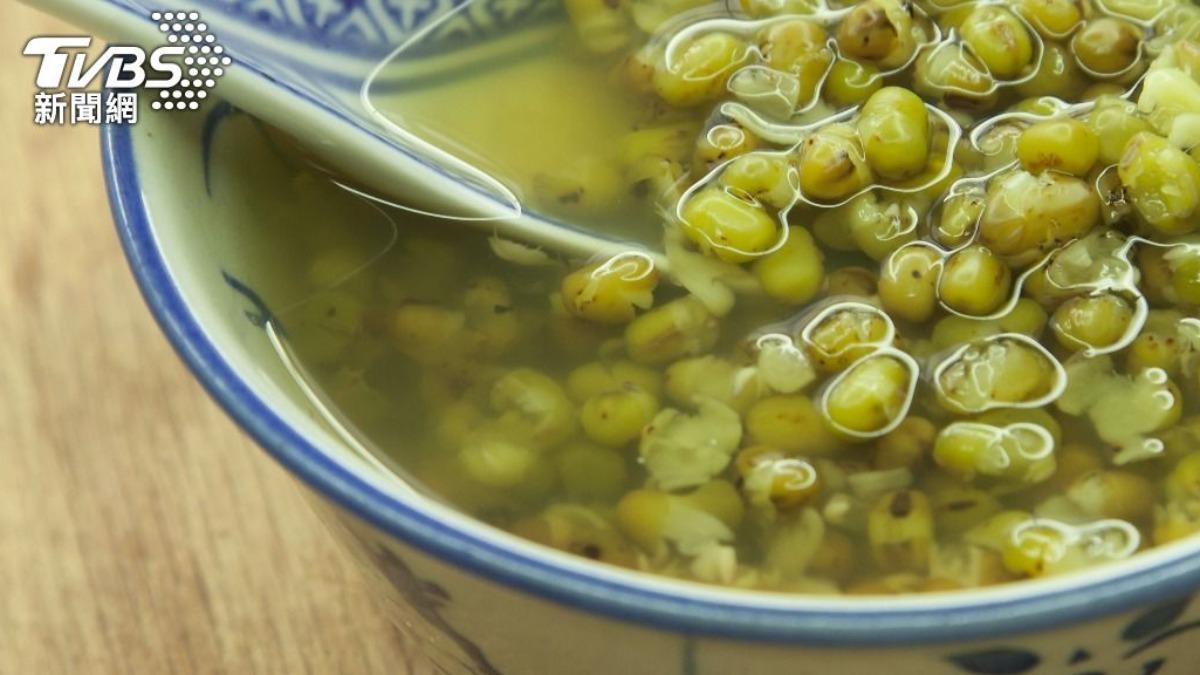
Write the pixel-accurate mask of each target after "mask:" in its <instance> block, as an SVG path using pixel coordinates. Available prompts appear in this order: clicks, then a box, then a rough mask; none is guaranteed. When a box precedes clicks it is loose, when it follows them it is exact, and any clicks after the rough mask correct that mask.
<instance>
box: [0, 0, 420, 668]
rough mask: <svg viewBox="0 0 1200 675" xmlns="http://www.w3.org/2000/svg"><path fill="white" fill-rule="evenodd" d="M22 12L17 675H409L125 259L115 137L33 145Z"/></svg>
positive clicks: (8, 71) (2, 417)
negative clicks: (101, 145)
mask: <svg viewBox="0 0 1200 675" xmlns="http://www.w3.org/2000/svg"><path fill="white" fill-rule="evenodd" d="M78 32H79V31H78V30H74V29H71V28H70V27H68V26H66V25H64V24H62V23H61V22H58V21H55V20H52V19H48V18H46V17H43V16H41V15H39V14H38V13H37V12H35V11H33V10H31V9H29V8H27V7H24V6H22V5H15V4H14V3H12V2H3V3H0V134H2V136H0V673H3V674H5V675H8V674H15V675H34V674H39V675H40V674H42V673H136V674H138V675H143V674H144V675H151V674H154V675H157V674H159V673H168V672H170V673H306V672H310V673H322V674H324V673H375V672H388V673H398V674H399V675H403V674H404V672H405V670H406V669H405V667H404V665H403V664H404V662H405V660H404V643H403V639H402V637H401V635H400V634H399V633H398V632H397V631H396V629H395V628H394V627H393V626H392V625H391V624H390V623H389V622H388V620H387V618H386V617H385V616H384V615H383V613H382V611H381V609H380V608H378V607H377V606H376V605H375V601H374V598H372V597H371V592H370V590H369V589H367V588H366V587H365V585H364V579H363V578H362V577H361V576H360V573H359V571H358V570H357V569H356V568H355V566H354V564H353V563H352V562H351V561H350V559H349V557H348V556H347V555H346V554H344V553H343V552H342V551H341V550H339V549H338V548H337V547H336V546H335V545H334V542H333V541H332V539H331V538H330V537H329V536H328V535H327V533H326V532H325V530H324V529H323V526H322V525H321V523H320V522H318V521H317V519H316V517H315V516H314V515H313V513H312V512H311V511H310V509H309V508H308V505H307V504H306V503H305V502H304V501H303V500H302V498H301V496H300V494H299V490H298V489H297V488H296V486H295V485H294V484H293V482H292V479H291V478H290V477H289V476H288V475H287V474H286V473H285V472H284V471H283V470H282V469H281V468H280V467H278V466H276V465H275V464H274V463H273V462H272V461H271V460H270V459H269V458H268V457H267V456H266V455H265V454H264V453H262V452H261V451H259V449H258V448H257V447H255V446H254V445H253V444H252V443H251V442H250V441H249V440H248V439H247V438H246V436H244V435H243V434H242V433H241V432H240V431H239V430H238V429H237V428H236V427H235V426H234V425H233V423H232V422H231V421H230V420H229V419H227V418H226V417H225V415H224V413H222V412H221V411H220V410H219V409H218V408H217V407H216V405H215V404H214V403H213V402H212V401H211V400H210V399H209V398H208V397H207V396H206V395H205V394H204V392H203V391H202V390H201V388H200V387H199V385H197V384H196V382H195V381H194V380H193V379H192V376H191V375H190V374H189V373H188V372H187V371H186V370H185V368H184V367H183V365H182V363H181V362H180V361H179V359H178V358H177V357H176V356H175V354H174V352H172V350H171V348H170V346H169V345H168V344H167V342H166V340H165V339H164V338H163V336H162V334H161V333H160V332H159V331H158V328H157V327H156V326H155V324H154V321H153V320H152V319H151V317H150V314H149V312H148V311H147V309H146V307H145V305H144V304H143V302H142V299H141V297H140V296H139V295H138V292H137V289H136V287H135V286H134V282H133V279H132V278H131V277H130V273H129V270H128V268H127V267H126V265H125V261H124V259H123V258H122V255H121V251H120V247H119V245H118V243H117V239H116V235H115V233H114V231H113V226H112V219H111V216H110V215H109V210H108V204H107V202H106V200H105V196H104V187H103V181H102V178H101V174H100V160H99V151H98V140H97V132H96V129H95V128H91V127H87V126H81V127H75V128H70V127H58V128H44V127H36V126H35V125H34V124H33V121H32V120H33V91H34V90H33V77H34V72H35V69H36V63H35V62H34V61H33V60H32V59H27V58H24V57H22V56H21V50H22V47H23V46H24V44H25V42H26V40H28V39H29V37H31V36H33V35H45V34H60V35H61V34H76V33H78Z"/></svg>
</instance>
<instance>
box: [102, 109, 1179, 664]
mask: <svg viewBox="0 0 1200 675" xmlns="http://www.w3.org/2000/svg"><path fill="white" fill-rule="evenodd" d="M100 136H101V160H102V163H103V173H104V177H105V183H106V187H107V191H108V196H109V201H110V204H111V208H112V214H113V219H114V221H115V225H116V228H117V232H118V235H119V238H120V241H121V245H122V247H123V248H124V251H125V255H126V259H127V261H128V264H129V267H130V270H131V271H132V273H133V276H134V278H135V280H136V282H137V285H138V288H139V290H140V292H141V294H142V296H143V298H144V300H145V302H146V304H147V305H148V306H149V308H150V310H151V312H152V314H153V315H154V317H155V320H156V321H157V322H158V324H159V326H160V328H161V329H162V331H163V332H164V333H165V334H166V336H167V338H168V340H169V342H170V343H171V345H172V346H173V348H174V349H175V351H176V352H177V353H178V354H179V356H180V358H181V359H182V360H183V361H184V362H185V363H186V364H187V366H188V367H189V368H190V369H191V370H192V372H193V374H194V375H195V376H196V378H197V379H198V380H199V381H200V383H201V384H202V385H203V387H204V388H205V389H206V390H207V391H208V393H209V394H210V395H211V396H212V397H213V398H214V399H215V400H216V401H217V403H218V404H219V405H221V407H223V408H224V409H225V411H226V412H227V414H229V415H230V417H232V418H233V419H234V420H235V421H236V422H237V423H238V424H239V425H240V426H241V427H242V428H243V429H244V430H245V431H246V432H247V433H248V434H249V435H250V436H251V437H252V438H254V439H255V441H257V443H258V444H259V445H260V446H261V447H262V448H264V449H265V450H266V451H267V452H268V453H269V454H270V455H271V456H272V457H274V459H275V460H276V461H278V462H279V463H280V464H282V465H283V466H284V467H285V468H287V469H288V470H289V471H290V472H292V473H293V474H295V475H296V476H298V477H299V478H300V479H301V480H303V481H304V482H305V483H306V484H307V485H308V486H310V487H311V488H313V489H314V490H315V491H317V492H319V493H320V494H321V495H323V496H324V497H326V498H328V499H329V500H331V501H332V502H334V503H335V504H337V505H338V506H340V507H342V508H343V509H345V510H347V511H349V512H350V513H352V514H354V515H355V516H356V517H358V518H360V519H362V520H363V521H365V522H367V523H369V524H371V525H372V526H374V527H376V528H378V529H379V530H381V531H383V532H384V533H386V534H388V535H389V536H392V537H395V538H397V539H399V540H400V541H402V542H405V543H407V544H409V545H412V546H414V547H416V548H417V549H419V550H421V551H423V552H424V553H426V554H429V555H432V556H433V557H436V558H439V559H441V560H442V561H444V562H446V563H449V564H451V565H454V566H457V567H459V568H462V569H465V570H467V571H469V572H472V573H474V574H476V575H479V576H482V577H484V578H485V579H488V580H491V581H495V582H499V583H501V584H504V585H506V586H509V587H511V588H514V589H517V590H519V591H522V592H526V593H530V594H532V595H534V596H537V597H540V598H543V599H548V600H552V601H555V602H558V603H561V604H564V605H567V606H568V607H571V608H575V609H578V610H580V611H583V612H586V613H595V614H600V615H603V616H607V617H610V618H613V619H617V620H620V621H628V622H632V623H636V624H642V625H647V626H651V627H654V628H658V629H662V630H668V631H673V632H679V633H685V634H697V635H707V636H715V637H723V638H735V639H741V640H750V641H763V642H782V643H803V644H811V645H819V646H825V647H829V646H876V647H881V646H891V645H912V644H930V643H954V642H965V641H971V640H983V639H995V638H997V637H1000V636H1005V635H1015V634H1021V633H1029V632H1033V631H1036V630H1039V629H1045V628H1049V627H1053V626H1060V625H1067V624H1073V623H1080V622H1084V621H1088V620H1094V619H1097V618H1100V617H1103V616H1107V615H1110V614H1114V613H1118V612H1121V611H1124V610H1129V609H1133V608H1136V607H1141V606H1146V605H1150V604H1153V603H1157V602H1163V601H1168V600H1177V599H1178V598H1180V597H1183V596H1186V595H1189V594H1191V593H1192V592H1194V591H1195V589H1196V587H1197V586H1200V564H1197V563H1198V558H1197V556H1196V555H1194V554H1193V552H1191V551H1179V552H1177V553H1176V554H1175V555H1168V556H1162V558H1163V559H1162V560H1155V561H1154V563H1153V564H1151V565H1144V566H1142V568H1141V569H1137V570H1134V569H1128V568H1129V565H1124V564H1123V565H1122V567H1124V568H1127V569H1126V570H1125V572H1124V573H1116V574H1112V573H1110V574H1103V575H1092V576H1086V575H1082V574H1079V575H1072V577H1077V578H1078V580H1077V583H1065V584H1060V585H1059V587H1058V588H1057V589H1055V590H1050V591H1047V592H1039V593H1024V594H1018V597H1013V598H1004V597H997V594H986V595H985V592H983V591H975V592H969V593H961V594H958V593H955V594H946V595H945V596H942V597H943V598H951V597H953V598H954V599H955V600H956V601H955V602H931V601H928V599H929V598H934V597H937V596H936V595H934V596H915V599H914V598H913V596H909V597H908V598H904V597H886V596H885V597H881V598H876V599H875V601H874V602H870V601H867V600H866V599H865V598H864V599H855V600H854V601H850V602H845V603H841V604H839V606H838V607H836V608H829V607H821V608H816V609H814V608H813V607H811V606H810V607H804V606H803V605H804V604H805V602H804V596H796V597H795V599H794V601H789V600H788V599H787V598H784V599H782V600H781V599H780V596H778V595H768V594H757V593H749V592H739V593H727V594H725V596H724V597H721V598H713V597H711V596H710V595H706V594H704V593H700V592H698V593H697V594H696V597H688V596H687V594H686V593H685V592H674V591H673V590H672V587H671V586H670V585H667V584H662V586H663V588H662V589H652V588H649V586H653V585H654V584H634V583H628V582H624V581H622V580H621V579H620V578H613V577H611V576H606V575H601V574H593V573H591V571H592V569H593V568H599V565H580V566H573V567H572V566H566V565H562V564H559V563H556V562H555V561H554V560H553V559H550V558H548V557H546V556H538V555H536V554H531V553H528V552H525V551H520V550H514V549H513V548H511V547H507V546H505V545H503V542H502V541H500V540H488V539H485V538H483V537H481V536H478V535H476V534H473V533H471V532H467V531H464V530H461V529H458V528H455V527H453V526H451V525H448V524H446V523H443V522H439V521H437V520H436V519H434V518H431V517H430V515H429V514H427V513H423V512H422V511H421V510H420V509H418V508H415V507H414V506H412V505H411V504H408V503H406V501H405V500H404V499H402V498H401V497H400V496H399V495H397V494H394V493H390V492H388V491H386V490H384V489H382V488H381V487H379V486H376V485H373V484H371V483H370V482H368V481H366V480H365V479H364V478H363V477H361V476H359V475H356V474H355V473H354V472H353V471H351V470H350V469H349V468H347V467H346V466H344V465H342V464H341V463H339V462H338V461H337V460H336V459H334V458H332V457H331V456H329V455H328V454H326V453H324V452H322V451H321V449H320V448H319V447H318V446H317V445H316V444H314V443H312V442H310V441H309V440H308V439H306V438H304V437H303V436H302V435H301V434H300V433H299V432H298V431H297V430H296V429H295V428H293V427H292V426H290V425H289V424H288V423H287V421H286V420H285V419H283V418H282V417H281V416H280V415H278V414H277V413H275V412H274V411H273V410H272V409H271V408H270V406H269V405H268V404H267V403H266V402H265V401H264V400H263V399H262V398H260V397H259V396H258V395H257V394H256V393H255V392H254V391H253V389H252V388H251V386H250V385H249V384H248V383H247V382H246V381H245V380H244V379H243V378H242V377H240V376H239V375H238V373H237V372H236V371H235V370H234V368H233V367H232V365H231V364H230V363H229V362H227V361H225V360H224V359H223V358H222V357H221V354H220V351H219V349H218V348H217V346H216V345H215V344H214V343H213V342H212V341H211V340H210V339H209V337H208V336H207V334H206V332H205V331H204V329H203V328H202V327H201V326H200V324H199V322H198V321H197V319H196V316H195V315H194V314H193V313H192V312H191V311H190V309H189V307H188V304H187V302H186V300H185V298H184V296H183V294H182V292H181V290H180V289H179V287H177V286H176V284H175V282H174V279H173V277H172V275H171V273H170V271H169V267H168V265H167V261H166V258H165V256H164V254H163V252H162V250H161V249H160V248H159V246H158V245H157V243H156V242H157V238H156V235H155V230H154V224H153V219H152V216H151V214H150V210H149V207H148V205H147V203H146V196H147V195H146V194H145V193H144V192H143V189H142V183H141V179H140V176H139V169H138V166H137V161H136V155H135V148H134V145H135V142H134V138H133V133H132V130H131V128H130V127H129V126H128V125H115V124H110V125H105V126H104V127H103V128H102V130H101V134H100ZM1160 550H1161V549H1160ZM535 553H536V552H535ZM1067 579H1068V581H1069V580H1070V579H1071V577H1067ZM1024 583H1025V584H1026V585H1029V584H1036V583H1038V582H1024ZM972 596H975V597H977V598H978V601H974V602H972V601H970V598H972ZM842 605H844V607H843V606H842Z"/></svg>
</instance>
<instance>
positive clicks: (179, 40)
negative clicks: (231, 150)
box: [150, 11, 233, 110]
mask: <svg viewBox="0 0 1200 675" xmlns="http://www.w3.org/2000/svg"><path fill="white" fill-rule="evenodd" d="M150 19H151V20H153V21H154V22H155V23H157V24H158V30H159V31H160V32H162V33H165V34H166V41H167V43H168V44H172V45H181V46H183V45H186V49H185V50H184V51H185V53H186V54H189V55H190V56H185V57H184V58H183V60H182V61H183V64H184V66H185V67H184V69H183V71H184V74H185V77H184V78H183V79H181V80H179V82H177V83H176V84H175V86H173V87H172V88H171V89H168V90H163V91H160V92H159V94H158V95H159V98H160V99H162V100H154V101H151V102H150V107H151V108H152V109H154V110H198V109H199V108H200V101H202V100H204V99H206V98H208V90H209V89H212V88H213V87H216V86H217V78H220V77H221V76H222V75H224V74H225V68H226V67H228V66H230V65H231V64H232V63H233V59H231V58H230V57H228V56H225V49H224V48H223V47H221V46H220V45H218V44H216V42H217V38H216V36H215V35H213V34H212V33H209V32H208V24H207V23H204V22H202V21H201V20H200V13H199V12H166V11H157V12H151V13H150ZM199 54H204V56H199ZM197 66H199V67H197ZM222 66H224V67H222Z"/></svg>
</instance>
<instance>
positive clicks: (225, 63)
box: [24, 12, 233, 125]
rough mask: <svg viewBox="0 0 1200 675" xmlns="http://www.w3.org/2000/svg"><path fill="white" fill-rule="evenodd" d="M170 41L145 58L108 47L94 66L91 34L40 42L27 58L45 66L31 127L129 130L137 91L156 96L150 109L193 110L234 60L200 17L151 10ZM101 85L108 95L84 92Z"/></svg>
mask: <svg viewBox="0 0 1200 675" xmlns="http://www.w3.org/2000/svg"><path fill="white" fill-rule="evenodd" d="M150 19H151V20H153V21H154V22H155V23H156V24H157V26H158V30H159V32H161V33H164V34H165V39H166V43H167V44H164V45H162V46H160V47H156V48H155V49H153V50H151V51H149V52H147V50H145V49H143V48H141V47H135V46H132V45H109V46H108V47H105V49H104V51H103V52H101V53H100V55H99V56H97V57H96V58H94V59H92V60H91V61H90V62H89V60H88V56H87V54H86V53H85V50H87V49H88V48H89V47H91V46H92V38H90V37H87V36H58V35H55V36H49V35H47V36H38V37H34V38H32V39H30V40H29V42H27V43H26V44H25V50H24V54H25V56H30V57H37V58H39V59H40V63H39V65H38V69H37V75H36V76H35V78H34V84H35V86H36V87H37V88H38V91H37V92H36V93H35V94H34V102H33V104H34V105H33V112H34V114H33V121H34V124H39V125H48V124H58V125H61V124H66V123H68V122H69V123H70V124H79V123H85V124H100V123H101V122H104V123H110V124H132V123H135V122H137V116H138V110H139V107H140V106H139V99H138V95H139V93H142V92H145V93H147V94H148V95H150V96H152V97H153V98H152V100H151V101H150V104H149V105H150V108H151V109H153V110H196V109H198V108H199V107H200V104H201V102H202V101H203V100H204V99H206V98H208V95H209V91H210V90H211V89H212V88H213V87H216V86H217V80H218V79H219V78H220V77H221V76H222V75H224V74H225V69H226V68H228V67H229V65H230V64H232V63H233V60H232V59H231V58H230V57H229V56H228V55H227V54H225V49H224V48H223V47H222V46H221V45H219V44H217V38H216V36H214V35H213V34H212V33H211V32H209V29H208V24H206V23H204V22H203V21H201V20H200V13H199V12H152V13H151V14H150ZM96 83H99V84H100V85H101V86H103V88H104V92H103V93H101V92H97V91H90V92H89V91H86V90H87V89H88V87H90V86H91V85H93V84H96Z"/></svg>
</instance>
